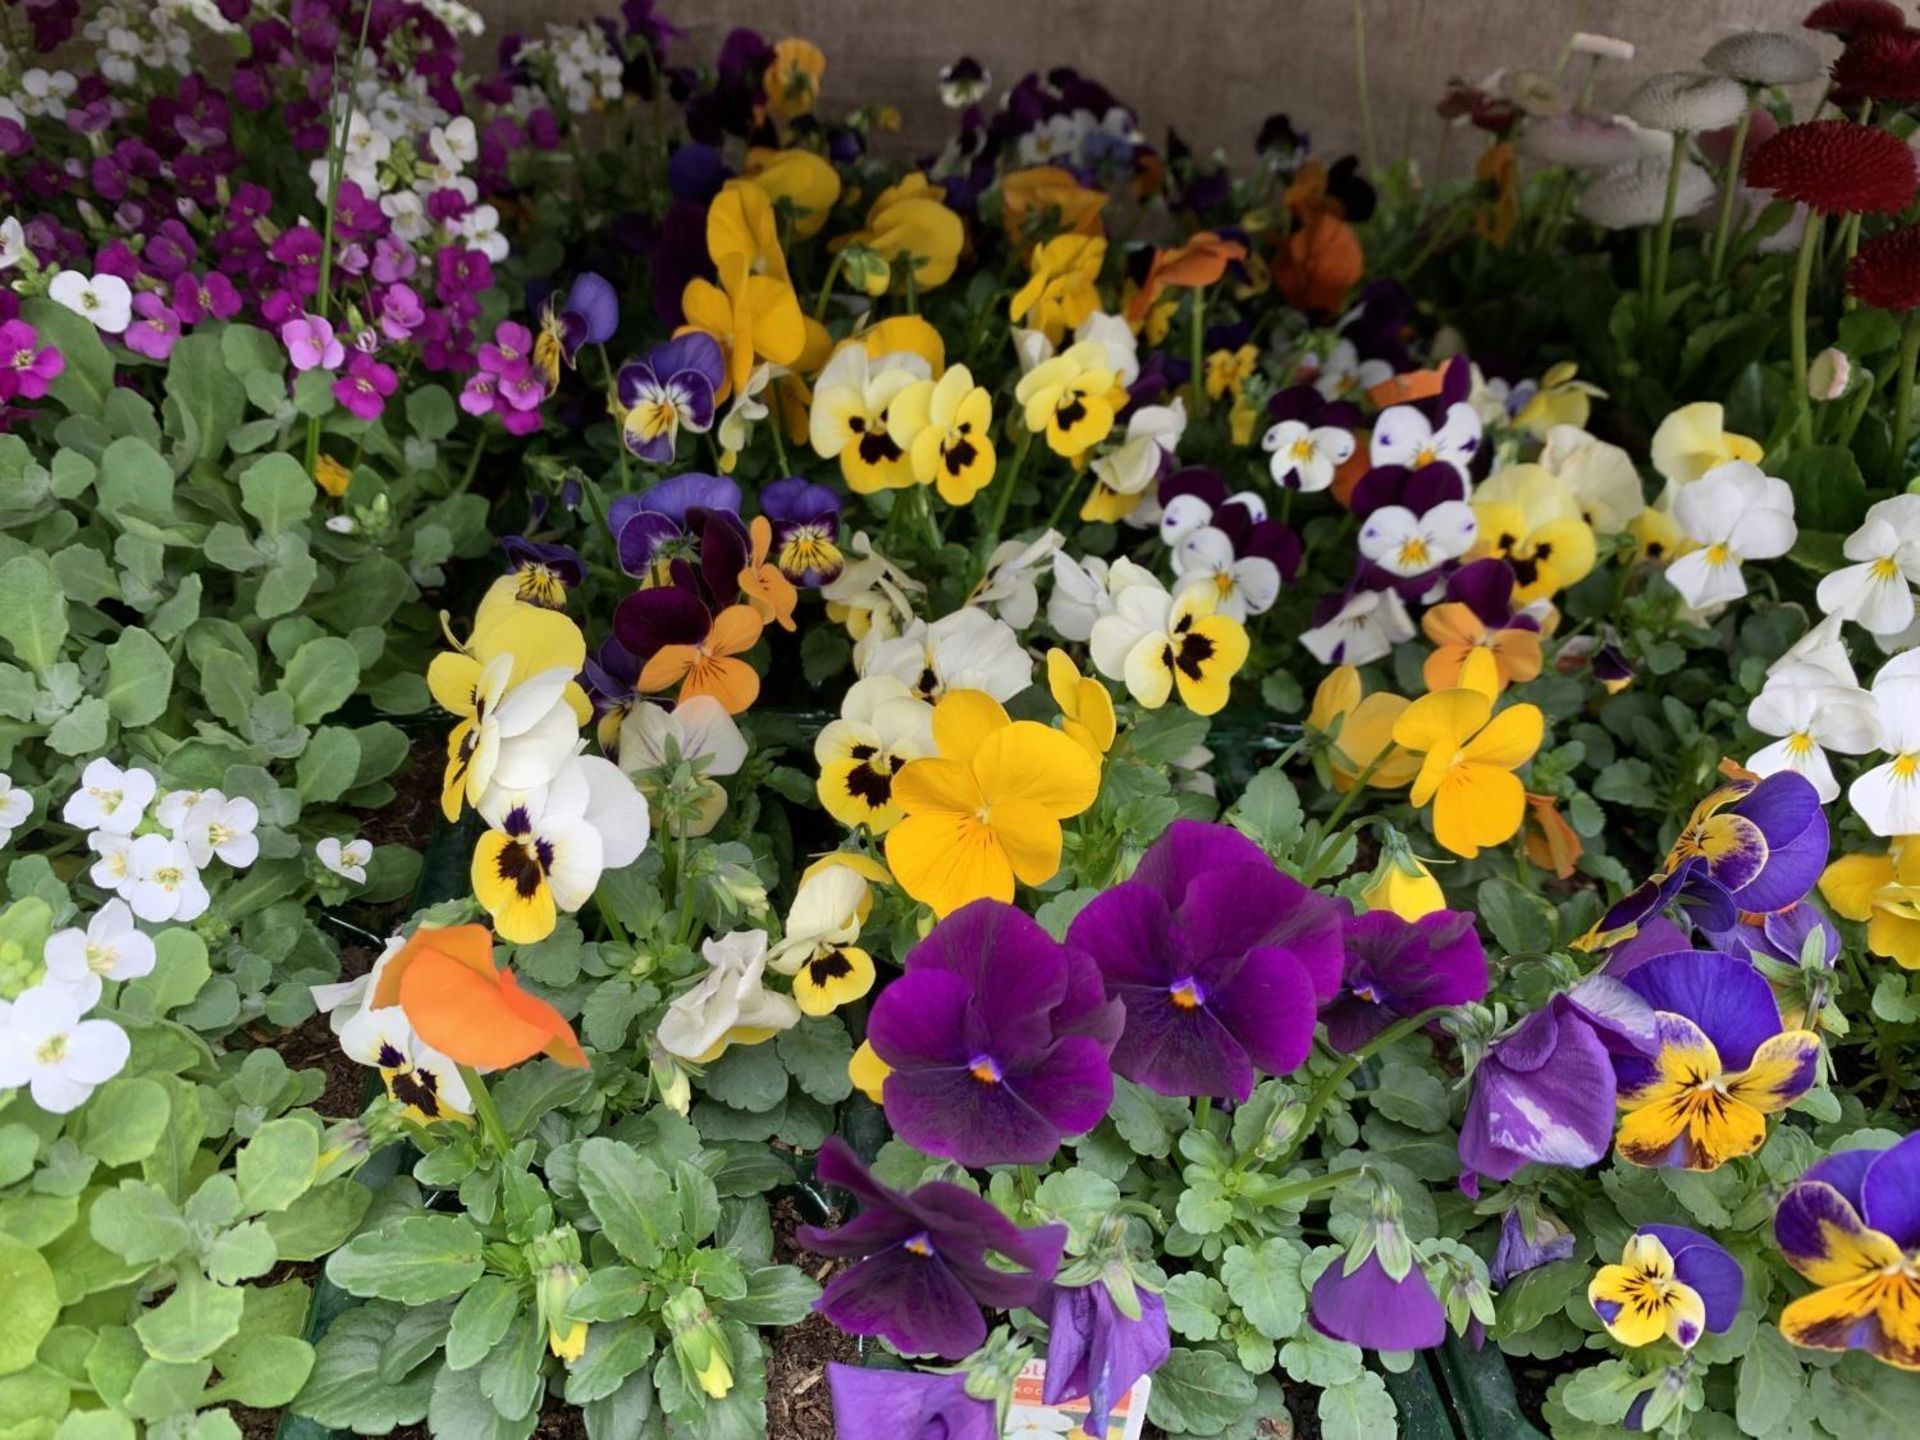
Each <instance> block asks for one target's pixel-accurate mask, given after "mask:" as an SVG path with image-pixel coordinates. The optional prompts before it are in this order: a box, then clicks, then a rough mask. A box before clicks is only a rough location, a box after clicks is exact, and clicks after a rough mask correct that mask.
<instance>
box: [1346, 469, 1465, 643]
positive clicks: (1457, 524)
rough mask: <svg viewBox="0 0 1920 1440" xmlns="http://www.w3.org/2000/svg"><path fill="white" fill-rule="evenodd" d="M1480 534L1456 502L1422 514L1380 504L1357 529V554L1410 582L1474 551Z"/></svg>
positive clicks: (1463, 505) (1451, 501) (1460, 504)
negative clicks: (1358, 537)
mask: <svg viewBox="0 0 1920 1440" xmlns="http://www.w3.org/2000/svg"><path fill="white" fill-rule="evenodd" d="M1479 533H1480V522H1479V521H1478V520H1476V519H1475V518H1474V514H1473V507H1472V506H1470V505H1467V504H1465V503H1464V502H1462V501H1459V500H1447V501H1443V502H1442V503H1440V504H1438V505H1436V506H1434V507H1433V508H1432V509H1431V510H1429V511H1427V512H1426V513H1425V514H1424V515H1416V514H1414V513H1413V511H1411V510H1409V509H1408V508H1407V507H1406V506H1404V505H1382V506H1381V507H1380V508H1379V509H1378V510H1375V511H1374V512H1373V513H1372V514H1370V515H1368V516H1367V519H1366V523H1365V524H1364V525H1362V526H1361V527H1360V553H1361V554H1362V555H1364V556H1366V557H1367V559H1369V560H1371V561H1373V563H1374V564H1376V565H1378V566H1379V567H1380V568H1381V569H1383V570H1385V571H1387V572H1388V573H1390V574H1393V575H1398V576H1400V577H1401V578H1402V579H1407V580H1410V579H1412V578H1413V577H1415V576H1417V575H1425V574H1427V573H1428V572H1429V571H1431V570H1433V569H1434V568H1435V567H1437V566H1440V565H1444V564H1446V563H1447V562H1448V561H1449V560H1458V559H1459V558H1460V557H1461V556H1462V555H1464V554H1466V553H1467V551H1469V550H1471V549H1472V548H1473V542H1474V538H1475V536H1477V535H1478V534H1479ZM1348 663H1349V664H1351V663H1352V662H1351V661H1349V662H1348Z"/></svg>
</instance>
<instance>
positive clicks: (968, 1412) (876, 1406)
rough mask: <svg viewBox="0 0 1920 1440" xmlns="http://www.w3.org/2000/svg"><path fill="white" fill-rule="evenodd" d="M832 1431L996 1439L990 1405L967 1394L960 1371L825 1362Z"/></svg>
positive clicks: (891, 1439) (847, 1436) (891, 1437)
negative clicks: (874, 1367) (929, 1371)
mask: <svg viewBox="0 0 1920 1440" xmlns="http://www.w3.org/2000/svg"><path fill="white" fill-rule="evenodd" d="M827 1385H828V1387H829V1388H830V1389H831V1390H832V1392H833V1423H834V1431H835V1433H836V1434H837V1435H838V1436H839V1437H840V1440H900V1437H902V1436H919V1435H940V1436H944V1437H945V1440H999V1435H1000V1424H999V1420H998V1418H997V1417H996V1416H995V1414H994V1410H993V1404H992V1402H991V1401H987V1400H976V1399H974V1398H973V1397H972V1396H971V1395H969V1394H967V1377H966V1376H965V1375H924V1374H921V1373H920V1372H918V1371H914V1370H867V1369H863V1368H861V1367H860V1366H857V1365H842V1364H839V1363H837V1362H836V1363H834V1364H830V1365H828V1366H827Z"/></svg>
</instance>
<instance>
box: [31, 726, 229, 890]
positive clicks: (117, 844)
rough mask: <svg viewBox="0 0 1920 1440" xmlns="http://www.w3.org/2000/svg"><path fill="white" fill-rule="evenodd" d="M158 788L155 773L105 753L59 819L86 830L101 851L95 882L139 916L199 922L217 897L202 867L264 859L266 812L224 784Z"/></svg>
mask: <svg viewBox="0 0 1920 1440" xmlns="http://www.w3.org/2000/svg"><path fill="white" fill-rule="evenodd" d="M158 792H159V785H158V782H157V781H155V779H154V778H153V775H152V773H151V772H150V771H147V770H143V769H141V768H140V767H139V766H130V767H128V768H127V769H125V770H122V769H121V768H120V767H119V766H117V765H115V764H114V763H113V762H112V761H111V760H108V759H106V758H105V757H104V756H103V757H101V758H100V759H98V760H95V761H93V762H92V763H91V764H89V765H88V766H87V768H86V770H85V771H83V772H82V774H81V776H80V788H79V789H78V790H76V791H74V793H73V794H72V795H71V796H69V797H68V799H67V803H66V805H65V807H64V808H63V809H62V810H61V812H60V818H61V819H63V820H65V821H66V822H67V824H69V825H72V826H75V827H76V828H78V829H81V830H85V831H86V832H87V848H88V849H90V850H91V851H93V853H94V854H95V855H96V856H98V857H99V858H98V859H97V860H95V861H94V864H93V869H92V871H91V872H90V878H91V879H92V881H93V883H94V884H96V885H98V886H99V887H100V888H101V889H102V890H111V891H113V892H114V894H116V895H118V896H119V897H120V898H121V899H122V900H124V901H126V903H127V904H128V905H129V906H130V907H131V908H132V910H133V913H134V914H135V915H138V916H139V917H140V918H141V919H142V920H147V921H151V922H156V923H157V922H161V921H169V920H174V921H181V922H185V921H190V920H196V919H198V918H199V917H200V916H201V915H203V914H205V913H206V910H207V906H208V904H209V903H210V897H209V896H208V894H207V887H206V884H205V882H204V881H203V880H202V879H201V878H200V872H201V871H202V870H204V869H206V867H207V866H208V865H210V864H212V863H213V861H214V860H216V859H218V860H221V861H224V862H225V863H226V864H227V865H229V866H231V867H233V868H234V869H236V870H243V869H245V868H246V867H247V866H249V865H251V864H252V863H253V862H254V861H255V860H256V859H257V858H258V857H259V854H260V841H259V839H258V837H256V836H255V834H254V829H255V827H256V826H257V825H258V824H259V823H260V812H259V810H258V809H257V808H256V807H255V805H254V803H253V802H252V801H251V800H245V799H239V798H229V797H228V796H226V795H224V794H222V793H221V792H220V791H218V790H211V789H210V790H169V791H168V792H166V794H164V795H160V794H159V793H158ZM156 796H157V797H158V803H157V804H156V803H155V800H156ZM149 807H151V814H149ZM143 827H144V828H143Z"/></svg>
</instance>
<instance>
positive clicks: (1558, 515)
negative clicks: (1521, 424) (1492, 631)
mask: <svg viewBox="0 0 1920 1440" xmlns="http://www.w3.org/2000/svg"><path fill="white" fill-rule="evenodd" d="M1473 515H1474V519H1475V520H1476V521H1477V522H1478V525H1479V530H1478V536H1479V538H1478V539H1477V540H1476V541H1475V542H1474V547H1473V549H1472V550H1471V551H1470V552H1469V558H1471V559H1475V560H1478V559H1482V558H1484V557H1486V556H1489V555H1492V556H1497V557H1499V558H1500V559H1502V560H1505V561H1506V562H1507V563H1508V564H1509V565H1511V566H1512V567H1513V575H1514V591H1513V600H1514V603H1515V604H1516V605H1528V604H1531V603H1532V602H1533V601H1535V600H1545V599H1549V598H1551V597H1552V596H1554V595H1557V594H1559V593H1560V591H1562V590H1564V589H1566V588H1567V587H1568V586H1570V585H1576V584H1578V583H1579V582H1580V581H1582V580H1584V579H1585V578H1586V577H1587V574H1588V572H1590V571H1591V570H1592V569H1593V562H1594V558H1595V554H1596V550H1595V546H1594V539H1593V527H1592V526H1591V525H1589V524H1587V520H1586V516H1585V515H1584V514H1583V513H1582V511H1581V509H1580V500H1579V497H1578V496H1576V495H1575V494H1574V493H1573V491H1572V489H1571V488H1570V487H1569V486H1568V485H1567V483H1566V482H1565V481H1564V480H1562V479H1560V477H1559V476H1557V475H1555V474H1554V473H1553V472H1552V471H1551V470H1548V469H1547V468H1546V467H1545V466H1542V465H1511V466H1508V467H1507V468H1506V469H1504V470H1500V471H1497V472H1496V473H1494V474H1493V475H1491V476H1489V477H1488V478H1487V479H1486V481H1485V482H1484V483H1483V484H1481V486H1480V487H1479V488H1478V489H1477V490H1475V491H1474V495H1473Z"/></svg>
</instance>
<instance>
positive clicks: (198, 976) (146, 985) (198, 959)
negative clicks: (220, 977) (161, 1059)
mask: <svg viewBox="0 0 1920 1440" xmlns="http://www.w3.org/2000/svg"><path fill="white" fill-rule="evenodd" d="M153 951H154V964H153V970H152V972H151V973H150V974H147V975H142V976H141V977H140V978H139V979H138V980H132V981H129V982H128V983H127V987H126V990H124V991H122V992H121V994H122V996H123V998H124V997H125V996H126V995H128V994H133V995H137V996H139V997H140V998H141V1002H142V1004H143V1005H144V1006H145V1007H146V1012H147V1013H151V1014H155V1015H164V1014H166V1013H167V1012H168V1011H169V1010H178V1009H179V1008H180V1007H181V1006H182V1005H185V1004H187V1003H188V1002H189V1001H190V1000H192V999H193V997H194V996H196V995H198V994H199V993H200V987H201V986H203V985H205V984H206V983H207V981H208V980H209V979H210V978H211V977H212V975H213V967H212V966H211V965H209V964H208V963H207V942H206V941H204V940H202V939H201V938H200V937H199V936H198V935H196V934H194V933H193V931H191V930H188V929H186V928H185V927H184V926H179V925H175V926H173V927H171V928H169V929H166V930H162V931H161V932H160V933H159V934H158V935H156V936H154V937H153Z"/></svg>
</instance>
